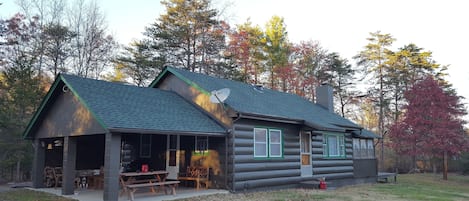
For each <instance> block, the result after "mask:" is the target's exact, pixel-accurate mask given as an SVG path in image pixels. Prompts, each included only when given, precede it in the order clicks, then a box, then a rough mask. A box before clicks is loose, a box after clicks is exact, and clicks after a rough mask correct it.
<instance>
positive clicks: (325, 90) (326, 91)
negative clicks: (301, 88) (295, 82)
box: [316, 84, 334, 113]
mask: <svg viewBox="0 0 469 201" xmlns="http://www.w3.org/2000/svg"><path fill="white" fill-rule="evenodd" d="M333 97H334V90H333V89H332V86H331V85H329V84H321V86H319V87H318V88H316V103H317V104H319V105H320V106H321V107H323V108H325V109H327V110H329V112H332V113H333V112H334V98H333Z"/></svg>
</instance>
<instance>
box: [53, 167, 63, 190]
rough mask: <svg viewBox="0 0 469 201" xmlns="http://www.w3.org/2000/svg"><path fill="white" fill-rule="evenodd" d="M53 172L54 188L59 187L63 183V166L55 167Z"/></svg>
mask: <svg viewBox="0 0 469 201" xmlns="http://www.w3.org/2000/svg"><path fill="white" fill-rule="evenodd" d="M53 174H54V181H55V185H54V188H57V187H58V186H59V185H62V167H55V168H54V169H53Z"/></svg>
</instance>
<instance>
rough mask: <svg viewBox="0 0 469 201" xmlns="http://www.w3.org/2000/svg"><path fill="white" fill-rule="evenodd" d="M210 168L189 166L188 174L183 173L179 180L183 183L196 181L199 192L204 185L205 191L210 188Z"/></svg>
mask: <svg viewBox="0 0 469 201" xmlns="http://www.w3.org/2000/svg"><path fill="white" fill-rule="evenodd" d="M209 174H210V168H205V167H201V166H188V167H187V171H186V173H182V174H180V175H179V176H178V180H183V181H194V183H195V186H196V189H197V190H199V189H200V187H201V186H202V184H203V185H204V187H205V189H208V188H209V187H210V183H211V182H210V180H209Z"/></svg>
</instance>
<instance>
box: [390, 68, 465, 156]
mask: <svg viewBox="0 0 469 201" xmlns="http://www.w3.org/2000/svg"><path fill="white" fill-rule="evenodd" d="M404 97H405V98H406V100H407V101H408V103H407V105H405V107H404V109H405V111H406V112H405V117H404V118H403V120H402V121H400V122H396V123H395V124H394V125H392V126H391V128H390V139H391V143H390V146H391V147H392V148H394V150H395V151H396V152H397V153H398V154H405V155H409V156H431V157H442V156H443V154H444V152H447V153H448V155H458V154H460V153H461V152H462V151H465V150H468V147H469V141H468V139H467V136H466V135H465V134H464V130H463V124H464V121H463V120H462V119H461V117H462V116H463V115H464V114H466V111H465V110H464V109H463V107H462V106H461V105H460V102H459V97H458V96H456V95H453V94H451V93H449V92H446V91H445V90H444V88H443V86H442V85H441V84H439V83H438V82H437V81H435V80H434V79H433V78H432V77H427V78H426V79H425V80H422V81H420V82H419V83H417V84H415V85H414V86H413V87H412V88H411V89H410V90H409V91H407V92H405V94H404Z"/></svg>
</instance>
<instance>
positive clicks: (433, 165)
mask: <svg viewBox="0 0 469 201" xmlns="http://www.w3.org/2000/svg"><path fill="white" fill-rule="evenodd" d="M431 162H432V169H433V174H436V173H437V170H436V160H435V159H433V160H431Z"/></svg>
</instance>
